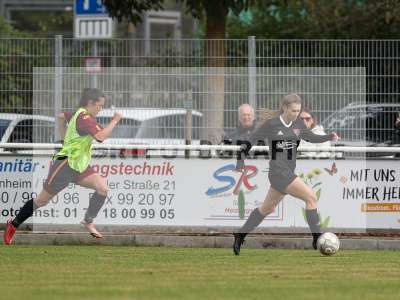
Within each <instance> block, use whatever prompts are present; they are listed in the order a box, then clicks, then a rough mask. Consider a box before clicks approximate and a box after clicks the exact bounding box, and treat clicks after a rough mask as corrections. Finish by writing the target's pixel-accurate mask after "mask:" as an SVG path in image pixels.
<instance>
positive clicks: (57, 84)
mask: <svg viewBox="0 0 400 300" xmlns="http://www.w3.org/2000/svg"><path fill="white" fill-rule="evenodd" d="M62 40H63V37H62V35H56V36H55V47H54V51H55V55H54V60H55V61H54V66H55V77H54V118H55V130H54V141H57V140H59V139H60V138H61V137H60V138H59V132H60V131H59V126H58V119H57V117H58V114H59V113H60V112H61V105H62V76H63V74H62V73H63V71H62V65H63V63H62V55H63V51H62V50H63V49H62Z"/></svg>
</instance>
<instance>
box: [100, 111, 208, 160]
mask: <svg viewBox="0 0 400 300" xmlns="http://www.w3.org/2000/svg"><path fill="white" fill-rule="evenodd" d="M115 111H119V112H121V113H122V115H123V118H122V120H121V121H120V123H119V124H118V126H117V127H116V128H115V129H114V131H113V133H112V134H111V137H110V138H108V139H107V140H105V141H104V143H108V144H120V145H122V144H155V145H184V144H185V130H186V129H185V128H186V113H187V111H186V110H185V109H159V108H113V109H103V110H102V111H101V112H100V113H99V114H98V116H97V121H98V122H99V123H100V124H102V125H106V124H108V123H109V122H110V120H111V118H112V116H113V114H114V112H115ZM201 122H202V113H201V112H199V111H196V110H193V111H192V144H199V140H200V130H201ZM146 153H150V154H152V155H160V154H166V153H168V154H171V155H172V153H174V154H176V153H175V152H171V151H168V152H165V151H164V152H161V151H159V150H151V151H150V150H149V151H144V150H134V151H123V152H122V154H125V155H127V154H133V155H144V154H146Z"/></svg>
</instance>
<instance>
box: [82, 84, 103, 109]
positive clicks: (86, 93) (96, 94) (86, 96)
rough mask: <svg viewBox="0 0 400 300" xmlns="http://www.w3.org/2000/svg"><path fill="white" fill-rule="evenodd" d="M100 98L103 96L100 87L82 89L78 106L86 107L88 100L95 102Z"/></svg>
mask: <svg viewBox="0 0 400 300" xmlns="http://www.w3.org/2000/svg"><path fill="white" fill-rule="evenodd" d="M100 98H105V95H104V94H103V92H102V91H101V90H100V89H88V88H86V89H84V90H83V92H82V96H81V99H80V101H79V107H86V106H87V105H88V103H89V101H90V100H93V101H95V102H97V101H100Z"/></svg>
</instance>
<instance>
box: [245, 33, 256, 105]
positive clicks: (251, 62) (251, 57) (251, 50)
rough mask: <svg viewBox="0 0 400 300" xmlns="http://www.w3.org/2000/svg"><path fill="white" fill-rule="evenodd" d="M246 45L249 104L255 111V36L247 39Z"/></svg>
mask: <svg viewBox="0 0 400 300" xmlns="http://www.w3.org/2000/svg"><path fill="white" fill-rule="evenodd" d="M247 45H248V52H247V53H248V54H247V56H248V64H247V65H248V78H249V100H248V101H249V104H250V105H251V106H252V107H253V108H254V110H257V102H256V89H257V86H256V78H257V77H256V75H257V65H256V38H255V36H249V37H247Z"/></svg>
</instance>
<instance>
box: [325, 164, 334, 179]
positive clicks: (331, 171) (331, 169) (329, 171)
mask: <svg viewBox="0 0 400 300" xmlns="http://www.w3.org/2000/svg"><path fill="white" fill-rule="evenodd" d="M324 170H325V171H326V172H328V174H329V175H331V176H333V175H335V174H336V173H337V168H336V163H335V162H333V163H332V166H331V168H330V169H328V168H324Z"/></svg>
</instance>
